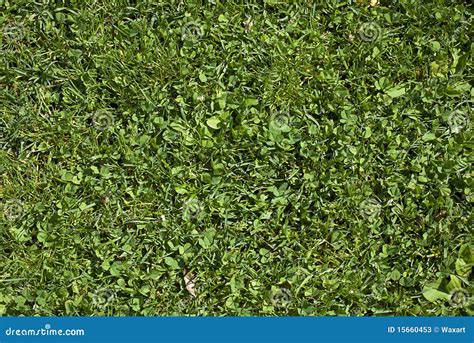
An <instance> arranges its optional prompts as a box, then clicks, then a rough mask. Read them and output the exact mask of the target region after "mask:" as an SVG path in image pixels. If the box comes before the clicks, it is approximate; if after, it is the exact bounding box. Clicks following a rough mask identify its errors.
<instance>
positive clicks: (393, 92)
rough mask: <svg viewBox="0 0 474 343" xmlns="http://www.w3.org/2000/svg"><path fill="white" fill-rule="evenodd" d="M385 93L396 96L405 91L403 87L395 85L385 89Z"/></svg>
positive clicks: (392, 96)
mask: <svg viewBox="0 0 474 343" xmlns="http://www.w3.org/2000/svg"><path fill="white" fill-rule="evenodd" d="M386 93H387V95H388V96H389V97H391V98H398V97H400V96H402V95H404V94H405V93H406V90H405V87H403V86H396V87H392V88H390V89H389V90H387V91H386Z"/></svg>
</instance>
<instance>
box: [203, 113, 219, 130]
mask: <svg viewBox="0 0 474 343" xmlns="http://www.w3.org/2000/svg"><path fill="white" fill-rule="evenodd" d="M220 122H221V121H220V119H219V118H218V117H216V116H214V117H211V118H209V119H208V120H207V121H206V124H207V126H209V127H210V128H212V129H214V130H217V129H219V123H220Z"/></svg>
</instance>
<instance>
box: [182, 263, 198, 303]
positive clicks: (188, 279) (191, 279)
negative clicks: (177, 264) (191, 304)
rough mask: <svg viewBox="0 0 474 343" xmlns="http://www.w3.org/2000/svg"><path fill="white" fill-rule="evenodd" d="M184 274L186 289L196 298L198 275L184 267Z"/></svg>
mask: <svg viewBox="0 0 474 343" xmlns="http://www.w3.org/2000/svg"><path fill="white" fill-rule="evenodd" d="M183 275H184V277H183V278H184V284H185V285H186V290H187V291H188V292H189V294H191V295H192V296H193V298H196V277H195V276H194V275H193V273H191V272H190V271H188V270H187V269H186V268H184V271H183Z"/></svg>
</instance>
